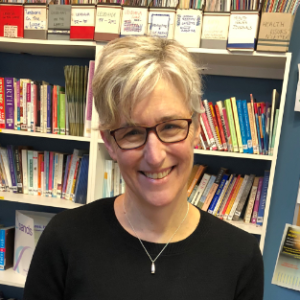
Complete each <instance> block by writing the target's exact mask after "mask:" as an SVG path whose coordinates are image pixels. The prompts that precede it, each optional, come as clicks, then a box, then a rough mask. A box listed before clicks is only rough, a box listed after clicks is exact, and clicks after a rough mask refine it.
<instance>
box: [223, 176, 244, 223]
mask: <svg viewBox="0 0 300 300" xmlns="http://www.w3.org/2000/svg"><path fill="white" fill-rule="evenodd" d="M248 181H249V175H245V177H244V179H243V182H242V184H241V187H240V189H239V191H238V194H237V196H236V198H235V200H234V202H233V205H232V208H231V210H230V212H229V214H228V217H227V220H229V221H231V220H232V218H233V216H234V214H235V212H236V209H237V207H238V205H239V203H240V201H241V197H242V195H243V193H244V192H245V188H246V185H247V183H248Z"/></svg>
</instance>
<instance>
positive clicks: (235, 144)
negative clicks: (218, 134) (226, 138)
mask: <svg viewBox="0 0 300 300" xmlns="http://www.w3.org/2000/svg"><path fill="white" fill-rule="evenodd" d="M224 104H225V108H226V113H227V117H228V123H229V130H230V135H231V139H232V146H233V151H234V152H239V147H238V141H237V137H236V132H235V126H234V119H233V113H232V108H231V101H230V99H226V100H225V101H224Z"/></svg>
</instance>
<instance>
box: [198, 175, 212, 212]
mask: <svg viewBox="0 0 300 300" xmlns="http://www.w3.org/2000/svg"><path fill="white" fill-rule="evenodd" d="M215 180H216V176H215V175H212V176H211V177H210V179H209V181H208V184H207V186H206V188H205V190H204V192H203V194H202V196H201V198H200V200H199V201H198V204H197V206H198V207H199V208H202V206H203V204H204V202H205V199H206V197H207V195H208V193H209V191H210V189H211V187H212V185H213V183H214V182H215Z"/></svg>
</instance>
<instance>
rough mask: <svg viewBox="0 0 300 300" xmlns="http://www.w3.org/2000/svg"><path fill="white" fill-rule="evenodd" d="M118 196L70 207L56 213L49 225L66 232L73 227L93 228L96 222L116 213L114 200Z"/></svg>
mask: <svg viewBox="0 0 300 300" xmlns="http://www.w3.org/2000/svg"><path fill="white" fill-rule="evenodd" d="M115 198H116V197H112V198H104V199H100V200H96V201H93V202H91V203H88V204H85V205H83V206H80V207H77V208H74V209H68V210H65V211H63V212H60V213H58V214H57V215H55V216H54V217H53V218H52V219H51V221H50V222H49V224H48V225H47V227H50V228H51V229H58V228H59V230H60V231H64V232H66V231H67V230H68V229H73V228H83V229H84V228H91V226H92V225H95V223H99V222H101V221H104V219H109V218H110V216H111V215H112V214H113V213H114V201H115Z"/></svg>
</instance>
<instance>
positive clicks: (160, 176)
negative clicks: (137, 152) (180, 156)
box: [140, 166, 174, 179]
mask: <svg viewBox="0 0 300 300" xmlns="http://www.w3.org/2000/svg"><path fill="white" fill-rule="evenodd" d="M173 169H174V166H173V167H171V168H169V169H168V170H166V171H164V172H158V173H148V172H142V171H140V172H141V173H142V174H143V175H144V176H146V177H148V178H151V179H163V178H164V177H166V176H168V175H169V174H170V173H171V171H172V170H173Z"/></svg>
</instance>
